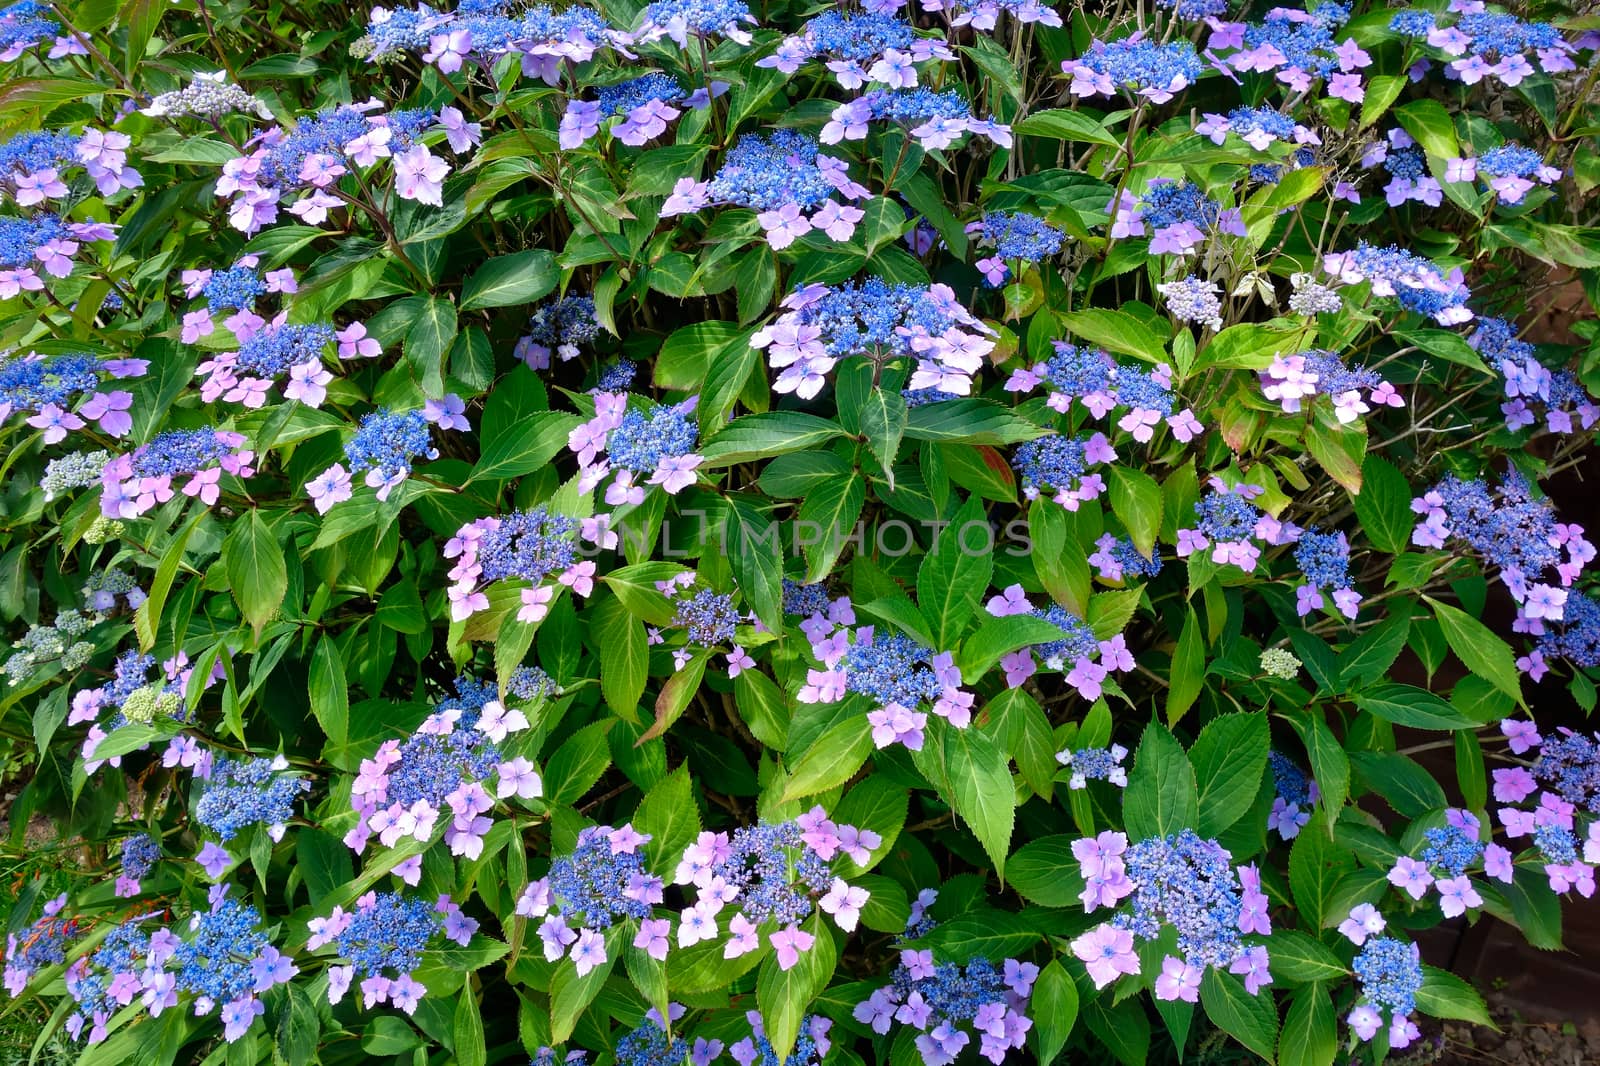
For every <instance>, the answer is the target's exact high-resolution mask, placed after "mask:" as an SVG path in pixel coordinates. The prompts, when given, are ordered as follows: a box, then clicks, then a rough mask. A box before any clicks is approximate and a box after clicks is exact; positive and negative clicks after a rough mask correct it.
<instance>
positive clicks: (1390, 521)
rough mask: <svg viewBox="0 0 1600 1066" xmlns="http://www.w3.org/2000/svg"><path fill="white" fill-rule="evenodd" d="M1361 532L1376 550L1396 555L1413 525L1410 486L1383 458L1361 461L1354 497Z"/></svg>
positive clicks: (1409, 534) (1368, 458) (1409, 538)
mask: <svg viewBox="0 0 1600 1066" xmlns="http://www.w3.org/2000/svg"><path fill="white" fill-rule="evenodd" d="M1355 507H1356V517H1357V518H1359V519H1360V520H1361V532H1363V533H1365V534H1366V535H1367V540H1369V541H1371V542H1372V546H1373V547H1375V548H1377V549H1378V550H1379V551H1382V552H1388V553H1390V554H1391V555H1392V554H1398V553H1399V552H1403V551H1405V550H1406V545H1408V544H1409V543H1411V529H1412V527H1413V526H1414V525H1416V523H1415V521H1413V519H1412V514H1411V486H1410V485H1409V484H1407V483H1406V476H1405V475H1404V474H1402V473H1400V471H1399V469H1398V468H1397V467H1396V466H1395V465H1394V464H1393V463H1391V462H1389V461H1388V460H1387V459H1380V458H1379V457H1378V456H1376V455H1369V456H1367V457H1366V459H1365V460H1363V461H1362V463H1361V493H1360V495H1358V496H1356V498H1355Z"/></svg>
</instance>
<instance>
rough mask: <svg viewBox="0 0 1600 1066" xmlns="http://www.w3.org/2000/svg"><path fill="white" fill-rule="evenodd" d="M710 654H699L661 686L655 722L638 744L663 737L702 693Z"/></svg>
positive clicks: (705, 652) (657, 697)
mask: <svg viewBox="0 0 1600 1066" xmlns="http://www.w3.org/2000/svg"><path fill="white" fill-rule="evenodd" d="M710 654H711V653H710V652H709V651H701V652H699V653H697V654H696V655H695V656H694V657H693V658H691V659H690V660H689V661H688V662H687V663H685V664H684V665H683V666H682V667H680V668H679V669H678V670H676V671H675V672H674V673H673V675H672V676H671V677H669V678H667V683H666V684H664V685H662V686H661V691H660V693H659V694H657V696H656V713H655V720H654V721H653V722H651V723H650V728H649V729H646V730H645V731H644V734H643V735H642V736H640V737H639V740H638V743H640V744H643V743H644V742H645V741H647V740H654V739H655V738H656V737H659V736H661V735H662V734H663V733H665V732H666V731H667V730H668V729H671V728H672V725H673V723H674V722H676V721H677V720H678V719H679V718H680V717H682V715H683V712H684V711H685V710H687V709H688V707H689V701H690V700H692V699H694V694H695V693H696V692H698V691H700V682H701V681H703V680H704V679H705V673H706V660H707V659H708V658H709V657H710Z"/></svg>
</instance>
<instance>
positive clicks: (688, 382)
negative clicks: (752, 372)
mask: <svg viewBox="0 0 1600 1066" xmlns="http://www.w3.org/2000/svg"><path fill="white" fill-rule="evenodd" d="M751 336H752V334H750V333H746V332H744V331H743V330H741V329H740V328H739V326H738V325H737V324H736V323H733V322H715V321H713V322H694V323H691V324H690V325H687V326H684V327H682V328H681V329H676V330H673V332H672V336H670V337H668V338H667V339H666V340H665V341H663V342H662V344H661V351H659V352H657V353H656V357H655V360H654V362H653V364H652V366H651V372H652V374H653V375H654V378H655V383H656V386H657V387H658V388H663V389H682V390H683V391H685V392H695V391H698V390H699V388H700V385H701V383H702V382H704V381H705V379H706V373H707V371H708V370H709V369H710V367H711V363H712V360H713V359H715V358H716V357H717V356H718V355H719V354H721V353H722V352H723V351H724V350H725V349H731V348H740V349H743V350H744V351H754V349H752V348H751V347H750V337H751Z"/></svg>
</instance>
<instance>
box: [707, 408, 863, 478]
mask: <svg viewBox="0 0 1600 1066" xmlns="http://www.w3.org/2000/svg"><path fill="white" fill-rule="evenodd" d="M843 435H844V427H843V426H841V425H839V424H838V423H837V422H830V421H828V420H827V419H826V418H818V417H817V416H816V415H808V414H804V413H802V412H800V411H773V412H771V413H770V414H760V415H745V416H743V417H742V418H736V419H734V420H733V421H732V422H729V423H728V424H727V425H726V426H724V427H723V428H722V429H721V430H719V431H718V432H717V434H716V435H715V436H713V437H712V438H711V439H710V440H709V441H707V442H706V444H705V447H704V448H703V449H702V450H701V453H700V454H701V455H703V456H705V462H704V463H702V464H701V466H702V467H703V468H707V469H711V468H715V467H719V466H733V465H734V464H736V463H748V462H750V461H751V460H753V459H765V458H768V457H769V456H773V455H783V454H785V453H786V452H798V451H804V450H806V449H809V448H815V447H816V446H817V445H819V444H823V443H826V442H827V441H830V440H832V439H833V438H834V437H841V436H843Z"/></svg>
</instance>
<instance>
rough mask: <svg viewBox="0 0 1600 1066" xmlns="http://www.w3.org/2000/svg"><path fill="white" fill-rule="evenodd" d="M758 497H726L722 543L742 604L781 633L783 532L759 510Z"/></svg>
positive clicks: (768, 516)
mask: <svg viewBox="0 0 1600 1066" xmlns="http://www.w3.org/2000/svg"><path fill="white" fill-rule="evenodd" d="M760 499H761V497H759V496H746V495H742V494H735V495H730V496H728V497H727V501H728V511H727V517H726V518H725V519H723V524H722V543H723V546H724V547H725V548H726V550H727V553H728V561H729V563H731V564H732V566H733V576H734V578H735V579H737V580H738V582H739V590H740V591H741V592H743V593H744V601H745V603H746V604H747V605H748V606H749V607H750V609H751V610H752V611H754V612H755V614H756V617H757V618H759V619H760V620H761V622H762V624H763V625H765V626H766V627H767V628H768V629H770V630H771V631H772V632H774V633H781V632H782V631H783V533H782V530H781V527H780V526H779V525H778V522H777V520H776V519H775V518H773V517H772V515H771V513H770V512H768V511H763V510H761V509H760V506H759V503H758V501H759V500H760Z"/></svg>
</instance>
